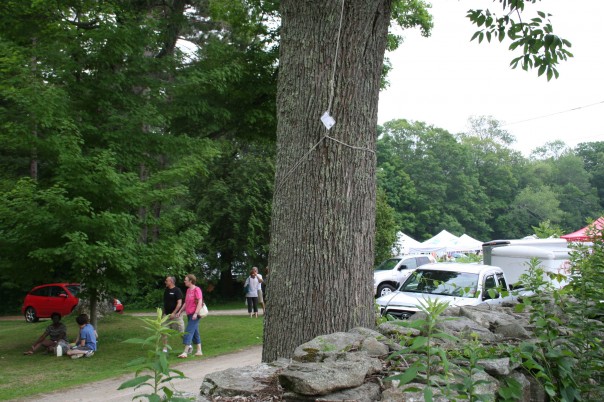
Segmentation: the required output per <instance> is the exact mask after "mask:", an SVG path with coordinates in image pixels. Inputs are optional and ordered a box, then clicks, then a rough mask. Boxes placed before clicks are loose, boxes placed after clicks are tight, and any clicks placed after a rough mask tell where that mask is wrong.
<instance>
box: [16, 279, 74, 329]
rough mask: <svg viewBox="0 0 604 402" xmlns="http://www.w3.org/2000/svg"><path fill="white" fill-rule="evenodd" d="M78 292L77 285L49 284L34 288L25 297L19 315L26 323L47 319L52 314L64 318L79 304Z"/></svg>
mask: <svg viewBox="0 0 604 402" xmlns="http://www.w3.org/2000/svg"><path fill="white" fill-rule="evenodd" d="M79 292H80V284H79V283H50V284H48V285H41V286H36V287H35V288H33V289H32V290H30V291H29V293H28V294H27V295H26V296H25V300H23V306H21V313H22V314H23V315H24V316H25V321H27V322H36V321H38V320H39V319H40V318H49V317H50V316H51V315H52V313H59V314H61V317H64V316H66V315H67V314H70V313H71V312H72V311H73V309H74V308H75V306H77V305H78V303H79V302H80V299H78V297H77V295H78V293H79Z"/></svg>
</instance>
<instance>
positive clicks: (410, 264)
mask: <svg viewBox="0 0 604 402" xmlns="http://www.w3.org/2000/svg"><path fill="white" fill-rule="evenodd" d="M403 265H406V266H407V269H415V268H417V262H416V261H415V258H407V259H406V260H404V261H403V263H402V264H401V266H403Z"/></svg>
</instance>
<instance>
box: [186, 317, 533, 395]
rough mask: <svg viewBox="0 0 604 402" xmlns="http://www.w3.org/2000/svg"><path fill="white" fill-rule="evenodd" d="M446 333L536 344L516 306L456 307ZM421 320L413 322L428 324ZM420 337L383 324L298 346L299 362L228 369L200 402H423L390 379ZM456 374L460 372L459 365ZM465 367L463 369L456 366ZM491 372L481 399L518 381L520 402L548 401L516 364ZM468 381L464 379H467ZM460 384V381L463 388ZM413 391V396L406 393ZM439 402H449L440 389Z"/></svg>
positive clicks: (211, 380) (487, 365)
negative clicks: (409, 341) (410, 342)
mask: <svg viewBox="0 0 604 402" xmlns="http://www.w3.org/2000/svg"><path fill="white" fill-rule="evenodd" d="M444 316H445V317H453V318H454V319H451V320H449V319H447V320H443V321H442V322H441V323H440V324H439V329H440V330H441V331H443V332H446V333H449V334H451V335H453V336H455V337H457V338H459V339H460V340H461V342H467V340H469V339H478V340H479V342H481V343H482V344H483V345H493V344H498V343H517V342H519V341H521V340H526V339H529V338H530V337H531V326H530V324H529V320H528V315H527V314H526V313H522V314H518V313H515V312H514V310H513V308H512V306H503V307H502V306H489V305H482V306H475V307H454V308H449V309H447V310H446V311H445V313H444ZM423 318H425V317H423V316H422V314H421V313H418V314H415V315H414V316H413V317H412V318H411V320H417V319H423ZM418 335H420V333H419V331H417V330H415V329H412V328H406V327H401V326H399V325H396V324H394V323H392V322H387V323H383V324H381V325H380V326H379V327H378V331H374V330H371V329H367V328H354V329H352V330H351V331H349V332H346V333H342V332H340V333H333V334H329V335H324V336H319V337H317V338H315V339H313V340H311V341H310V342H307V343H305V344H303V345H301V346H299V347H298V348H297V349H296V350H295V352H294V355H293V357H292V358H291V360H290V359H280V360H277V361H275V362H272V363H270V364H265V363H262V364H259V365H256V366H248V367H245V368H243V369H241V368H239V369H228V370H224V371H220V372H215V373H211V374H209V375H207V376H206V377H205V379H204V381H203V383H202V385H201V389H200V395H198V396H196V398H197V401H199V402H207V401H223V402H230V401H240V402H244V401H257V402H258V401H266V402H268V401H300V402H302V401H321V402H328V401H329V402H344V401H346V402H352V401H357V402H364V401H368V402H369V401H383V402H395V401H396V402H401V401H409V402H411V401H423V400H424V397H423V391H422V390H423V388H424V387H425V384H421V383H410V384H406V385H405V386H403V387H399V386H398V384H397V383H396V381H389V380H387V379H386V378H387V377H389V376H392V375H394V374H398V373H400V372H401V367H404V365H403V366H401V362H400V361H399V362H396V364H395V360H396V359H389V356H391V355H392V354H393V353H394V352H397V351H400V350H401V349H403V346H401V345H402V344H405V343H404V342H401V340H403V339H404V338H409V337H411V338H412V337H415V336H418ZM440 346H441V347H443V348H449V349H451V348H459V346H460V345H459V344H458V343H455V342H454V341H443V342H442V343H441V345H440ZM452 363H453V365H452V366H453V370H455V367H456V366H455V363H456V362H452ZM457 363H459V364H460V365H463V364H464V362H462V361H460V362H457ZM478 365H479V366H481V367H482V368H483V370H484V371H482V370H481V371H479V372H478V373H476V374H475V378H473V379H474V380H475V381H476V380H483V381H480V385H478V388H477V389H476V391H475V392H476V393H477V394H484V395H490V396H492V398H493V400H495V396H496V395H497V392H498V389H499V387H500V385H501V383H502V380H503V379H505V378H506V377H511V378H513V379H515V380H516V381H517V382H518V383H520V384H521V386H522V398H521V399H519V400H520V401H540V402H541V401H545V394H544V391H543V389H542V388H541V386H540V385H539V384H538V383H537V382H535V381H534V380H533V379H532V377H531V376H529V375H527V374H526V373H524V372H523V371H521V370H520V369H519V367H517V366H516V365H514V364H512V363H511V362H510V360H509V359H507V358H501V359H485V360H479V361H478ZM460 377H461V378H463V377H462V376H460ZM460 381H461V380H460ZM410 387H412V388H413V389H414V390H411V391H405V390H406V389H409V388H410ZM433 391H434V400H435V401H447V400H448V399H447V398H445V396H443V395H441V394H440V393H439V390H438V389H434V390H433Z"/></svg>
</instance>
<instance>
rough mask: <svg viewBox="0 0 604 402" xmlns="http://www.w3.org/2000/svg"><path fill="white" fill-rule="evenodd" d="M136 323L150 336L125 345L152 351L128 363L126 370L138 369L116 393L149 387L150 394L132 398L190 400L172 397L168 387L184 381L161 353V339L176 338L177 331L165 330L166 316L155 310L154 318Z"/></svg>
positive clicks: (130, 340) (131, 340) (133, 339)
mask: <svg viewBox="0 0 604 402" xmlns="http://www.w3.org/2000/svg"><path fill="white" fill-rule="evenodd" d="M139 319H140V320H142V321H143V322H144V323H145V324H144V326H143V328H145V329H146V330H147V331H149V332H151V335H150V336H149V337H148V338H146V339H140V338H131V339H127V340H125V341H124V342H125V343H133V344H139V345H142V347H144V346H145V345H149V344H150V345H152V348H151V349H148V350H147V356H146V357H140V358H138V359H135V360H132V361H131V362H129V363H128V366H137V367H139V368H138V369H137V370H136V373H135V375H134V378H133V379H131V380H128V381H126V382H124V383H122V385H120V387H119V388H118V389H125V388H132V387H134V389H138V388H141V387H144V386H147V387H151V388H152V389H153V392H152V393H149V394H139V395H136V396H135V398H147V399H148V400H149V401H151V402H156V401H173V402H179V401H189V400H190V399H189V398H183V397H178V396H174V390H173V389H171V388H170V387H169V386H168V384H169V383H170V381H172V380H180V379H184V378H186V377H185V375H184V374H183V372H182V371H178V370H174V369H171V368H170V364H169V363H168V358H167V353H164V352H162V348H163V342H162V339H163V337H164V336H167V337H170V336H171V335H177V334H178V332H177V331H174V330H172V329H170V328H168V327H166V326H165V323H166V321H167V320H168V319H169V316H165V317H162V310H161V309H160V308H158V309H157V315H156V316H155V317H154V318H144V317H140V318H139ZM145 372H150V373H151V374H143V373H145ZM149 381H151V382H149ZM160 391H162V392H163V393H164V396H163V397H162V396H161V395H160V394H159V392H160Z"/></svg>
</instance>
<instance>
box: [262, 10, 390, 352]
mask: <svg viewBox="0 0 604 402" xmlns="http://www.w3.org/2000/svg"><path fill="white" fill-rule="evenodd" d="M390 6H391V2H390V0H344V8H343V20H342V25H341V34H340V43H339V52H338V55H337V58H336V47H337V46H336V45H337V41H338V30H339V27H340V15H341V10H342V0H330V1H303V0H283V1H282V2H281V15H282V32H281V54H280V61H279V83H278V94H277V117H278V127H277V174H276V178H275V192H274V197H273V212H272V222H271V248H270V255H269V267H270V274H269V275H268V277H267V296H268V306H267V315H266V318H265V331H264V349H263V356H262V359H263V361H272V360H274V359H276V358H278V357H289V356H291V353H292V352H293V350H294V349H295V347H297V346H298V345H300V344H301V343H303V342H305V341H308V340H310V339H312V338H314V337H316V336H318V335H321V334H325V333H330V332H334V331H346V330H349V329H351V328H353V327H355V326H359V325H361V326H366V327H372V326H373V325H374V315H373V298H372V293H373V292H372V286H373V280H372V266H373V253H374V232H375V191H376V190H375V188H376V183H375V181H376V180H375V175H376V156H375V152H374V150H375V142H376V126H377V105H378V95H379V88H380V74H381V71H382V63H383V58H384V51H385V47H386V39H387V29H388V24H389V20H390ZM334 63H336V68H335V85H334V92H333V93H334V97H333V102H332V106H331V110H330V112H331V115H332V116H333V117H334V118H335V120H336V125H335V126H334V127H333V128H331V130H329V131H328V130H327V129H326V128H325V127H324V126H323V124H322V123H321V121H320V117H321V115H322V114H323V112H325V111H326V110H327V108H328V105H329V103H330V81H331V76H332V71H333V67H334ZM325 135H328V136H329V137H331V138H326V137H324V136H325Z"/></svg>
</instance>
